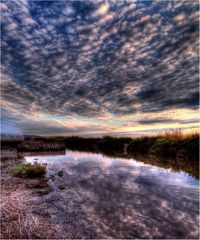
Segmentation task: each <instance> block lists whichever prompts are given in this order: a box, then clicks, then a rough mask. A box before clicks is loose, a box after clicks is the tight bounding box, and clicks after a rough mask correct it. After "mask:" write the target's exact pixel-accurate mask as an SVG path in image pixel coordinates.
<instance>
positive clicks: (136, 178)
mask: <svg viewBox="0 0 200 240" xmlns="http://www.w3.org/2000/svg"><path fill="white" fill-rule="evenodd" d="M37 158H38V159H37V161H39V162H40V161H42V162H47V163H48V169H49V174H52V173H53V174H55V176H56V179H55V181H51V180H50V181H49V183H50V185H51V186H52V187H53V188H54V192H52V193H51V194H50V195H48V196H47V200H48V201H50V203H49V204H50V205H49V206H50V207H51V206H52V205H51V204H54V205H56V206H57V207H56V209H57V212H58V215H57V217H56V221H58V222H59V223H60V224H64V225H65V224H66V222H67V219H68V218H69V217H70V216H71V215H70V214H71V213H72V212H73V214H74V215H78V216H79V220H78V221H77V219H76V220H75V219H74V220H73V219H71V222H70V223H69V224H72V225H73V226H75V228H76V227H78V226H79V224H82V225H81V226H82V227H83V226H84V227H83V229H85V231H86V232H87V231H88V229H90V230H91V231H92V232H93V234H94V235H93V237H94V236H95V237H101V238H108V237H111V238H171V239H172V238H176V239H177V238H186V239H191V238H192V239H194V238H198V236H199V229H198V223H199V218H198V211H199V209H198V204H199V199H198V194H199V189H198V184H199V181H198V180H195V179H194V178H192V177H191V176H189V175H188V174H185V173H173V172H171V171H170V170H165V169H162V168H159V167H154V166H150V165H145V164H144V163H140V162H137V161H135V160H131V159H129V160H125V159H117V158H109V157H104V156H102V155H101V154H92V153H81V152H72V151H67V152H66V155H65V156H58V157H57V156H53V157H51V156H41V157H37ZM33 159H35V157H26V160H27V161H35V160H33ZM60 170H62V171H64V175H63V177H58V176H57V172H58V171H60ZM59 184H64V185H65V186H66V188H65V189H64V190H59V189H58V186H59ZM69 215H70V216H69ZM66 227H68V228H69V226H67V224H66ZM88 236H89V235H88ZM90 237H91V236H90Z"/></svg>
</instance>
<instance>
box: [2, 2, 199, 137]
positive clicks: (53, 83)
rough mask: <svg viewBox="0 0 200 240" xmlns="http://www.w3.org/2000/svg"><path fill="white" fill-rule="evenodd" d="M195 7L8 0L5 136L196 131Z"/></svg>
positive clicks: (5, 18) (4, 29) (4, 20)
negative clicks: (11, 134) (6, 134)
mask: <svg viewBox="0 0 200 240" xmlns="http://www.w3.org/2000/svg"><path fill="white" fill-rule="evenodd" d="M198 18H199V7H198V1H195V0H193V1H192V0H191V1H156V0H154V1H123V0H121V1H116V0H115V1H114V0H112V1H96V0H95V1H88V0H87V1H30V0H29V1H28V0H24V1H20V0H15V1H1V31H2V34H1V97H2V100H1V109H2V110H1V122H2V124H1V132H2V133H14V134H36V135H83V136H84V135H85V136H87V135H93V136H97V135H105V134H112V135H119V136H135V135H138V134H144V133H146V134H147V133H152V132H158V131H162V130H166V129H172V128H181V129H196V128H197V127H198V125H199V124H198V105H199V88H198V73H199V72H198V52H199V49H198V47H199V38H198V35H199V22H198Z"/></svg>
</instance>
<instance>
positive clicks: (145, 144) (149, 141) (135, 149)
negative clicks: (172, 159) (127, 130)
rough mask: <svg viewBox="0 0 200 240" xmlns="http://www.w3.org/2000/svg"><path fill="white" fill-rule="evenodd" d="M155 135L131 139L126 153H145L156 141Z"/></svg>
mask: <svg viewBox="0 0 200 240" xmlns="http://www.w3.org/2000/svg"><path fill="white" fill-rule="evenodd" d="M156 139H157V138H156V137H141V138H136V139H133V140H132V142H131V144H130V145H129V146H128V149H127V151H128V153H129V154H131V153H141V154H147V153H148V152H149V149H150V148H151V147H152V146H153V144H154V143H155V141H156Z"/></svg>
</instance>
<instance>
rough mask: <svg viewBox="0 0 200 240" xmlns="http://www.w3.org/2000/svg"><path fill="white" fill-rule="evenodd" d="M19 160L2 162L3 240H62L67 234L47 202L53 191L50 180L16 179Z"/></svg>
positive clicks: (45, 178)
mask: <svg viewBox="0 0 200 240" xmlns="http://www.w3.org/2000/svg"><path fill="white" fill-rule="evenodd" d="M20 162H21V160H19V159H15V160H14V159H12V160H6V161H2V163H1V239H46V238H53V239H56V238H57V239H59V238H61V237H62V236H63V234H64V232H63V230H62V229H60V226H59V225H57V224H55V223H53V221H52V219H51V217H50V215H49V213H48V211H47V206H46V203H45V197H44V196H45V195H46V194H49V193H50V192H51V191H52V190H51V188H50V186H49V185H48V183H47V182H48V178H47V177H44V178H38V179H31V178H26V179H25V178H17V177H12V176H11V174H10V170H11V168H12V166H13V164H16V163H20Z"/></svg>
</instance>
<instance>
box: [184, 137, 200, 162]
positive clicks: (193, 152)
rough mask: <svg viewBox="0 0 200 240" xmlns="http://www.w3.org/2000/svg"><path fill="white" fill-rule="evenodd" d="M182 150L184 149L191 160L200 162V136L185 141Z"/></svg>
mask: <svg viewBox="0 0 200 240" xmlns="http://www.w3.org/2000/svg"><path fill="white" fill-rule="evenodd" d="M180 149H183V150H184V151H185V152H186V153H185V154H186V155H187V157H188V158H189V159H190V160H196V161H199V135H197V134H196V135H192V136H190V137H188V138H186V139H184V140H183V142H182V144H181V146H180Z"/></svg>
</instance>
